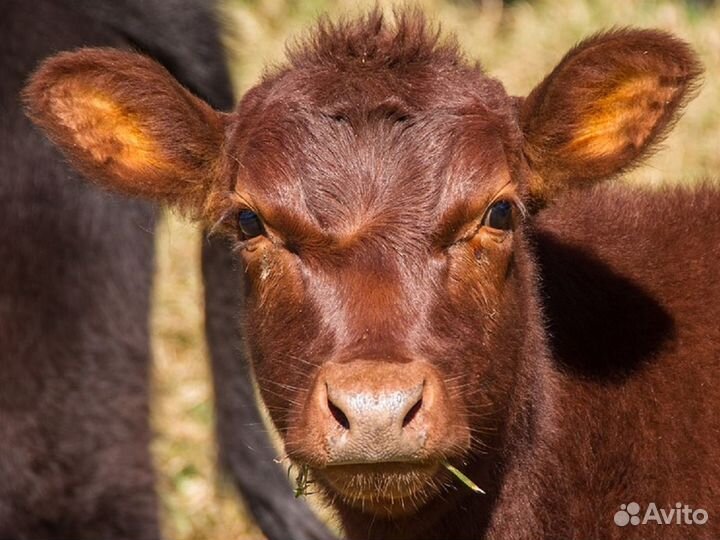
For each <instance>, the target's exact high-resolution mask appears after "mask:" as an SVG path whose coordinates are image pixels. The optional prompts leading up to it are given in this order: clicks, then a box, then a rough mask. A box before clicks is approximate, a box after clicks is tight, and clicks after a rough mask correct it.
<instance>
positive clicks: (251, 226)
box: [238, 210, 265, 238]
mask: <svg viewBox="0 0 720 540" xmlns="http://www.w3.org/2000/svg"><path fill="white" fill-rule="evenodd" d="M238 225H239V226H240V230H241V231H242V233H243V235H245V238H255V237H256V236H260V235H261V234H264V233H265V227H263V224H262V221H260V217H259V216H258V215H257V214H256V213H255V212H253V211H252V210H240V213H239V214H238Z"/></svg>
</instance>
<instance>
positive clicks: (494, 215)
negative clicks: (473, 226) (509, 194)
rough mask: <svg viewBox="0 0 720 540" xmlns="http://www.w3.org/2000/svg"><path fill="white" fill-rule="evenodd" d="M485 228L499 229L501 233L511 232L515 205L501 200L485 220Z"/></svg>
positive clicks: (492, 207) (491, 208) (494, 205)
mask: <svg viewBox="0 0 720 540" xmlns="http://www.w3.org/2000/svg"><path fill="white" fill-rule="evenodd" d="M483 225H484V226H485V227H490V228H492V229H498V230H499V231H509V230H511V229H512V226H513V205H512V203H511V202H510V201H506V200H500V201H497V202H495V203H493V205H492V206H491V207H490V209H489V210H488V212H487V214H485V220H484V221H483Z"/></svg>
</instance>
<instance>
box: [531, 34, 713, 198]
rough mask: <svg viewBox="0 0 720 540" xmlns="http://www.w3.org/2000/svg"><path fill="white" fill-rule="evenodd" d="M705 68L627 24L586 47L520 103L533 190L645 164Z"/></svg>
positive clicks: (682, 48) (664, 39) (675, 45)
mask: <svg viewBox="0 0 720 540" xmlns="http://www.w3.org/2000/svg"><path fill="white" fill-rule="evenodd" d="M701 74H702V66H701V64H700V62H699V61H698V59H697V56H696V55H695V53H694V52H693V51H692V49H691V48H690V47H689V46H688V45H687V44H686V43H685V42H683V41H681V40H679V39H677V38H675V37H673V36H672V35H670V34H668V33H665V32H662V31H659V30H634V29H619V30H611V31H608V32H604V33H600V34H597V35H595V36H593V37H591V38H589V39H586V40H585V41H583V42H581V43H580V44H578V45H577V46H576V47H574V48H573V49H572V50H571V51H570V52H568V53H567V54H566V55H565V57H564V58H563V59H562V60H561V62H560V63H559V64H558V66H557V67H556V68H555V69H554V70H553V71H552V72H551V73H550V75H548V76H547V77H546V78H545V79H544V80H543V81H542V83H540V84H539V85H538V86H537V87H536V88H535V89H534V90H533V91H532V92H531V93H530V95H529V96H528V97H527V98H526V99H525V101H524V102H523V103H522V104H521V106H520V125H521V129H522V131H523V133H524V135H525V145H524V152H525V155H526V157H527V159H528V162H529V164H530V167H531V169H532V170H533V172H534V173H535V175H534V177H533V179H532V181H531V186H530V189H531V193H532V194H533V196H535V197H536V198H538V199H541V200H548V199H550V198H552V196H553V195H554V194H555V193H557V192H558V191H561V190H562V189H565V188H566V187H568V185H569V184H570V183H572V184H573V185H583V184H588V183H591V182H594V181H598V180H602V179H606V178H609V177H612V176H615V175H617V174H619V173H621V172H623V171H626V170H628V169H629V168H631V167H634V166H637V165H638V164H639V163H640V162H641V160H642V159H643V158H644V157H647V156H648V155H650V154H651V153H652V152H653V151H654V150H655V149H656V148H657V145H658V144H659V143H660V142H661V141H662V140H663V139H664V137H665V136H666V135H667V133H668V132H669V131H670V129H671V128H672V126H673V125H674V123H675V122H676V121H677V119H678V118H679V114H680V111H681V110H682V108H683V107H684V106H685V104H686V103H687V102H688V101H689V100H690V99H692V97H694V95H695V93H696V90H697V88H698V86H699V81H700V76H701Z"/></svg>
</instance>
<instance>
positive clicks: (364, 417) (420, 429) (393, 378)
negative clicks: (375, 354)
mask: <svg viewBox="0 0 720 540" xmlns="http://www.w3.org/2000/svg"><path fill="white" fill-rule="evenodd" d="M445 394H446V393H445V390H444V386H443V384H442V380H441V379H440V377H439V376H438V375H437V373H436V372H435V370H434V369H433V368H432V367H431V366H430V365H429V364H427V363H425V362H419V361H416V362H409V363H402V364H401V363H389V362H378V361H368V360H356V361H353V362H349V363H343V364H340V363H329V364H326V365H325V366H324V367H323V368H322V369H321V372H320V374H319V377H318V379H317V383H316V385H315V388H314V389H313V393H312V396H311V400H310V408H311V410H310V411H309V412H308V414H309V416H310V417H311V418H312V423H314V424H316V425H315V426H313V428H314V429H315V430H317V431H319V432H320V434H321V437H322V439H323V441H324V446H325V448H326V451H327V457H328V460H327V461H328V464H358V463H379V462H402V461H417V460H422V459H423V458H425V457H427V455H428V443H429V441H431V440H432V439H436V438H437V437H438V436H442V431H443V426H442V421H443V419H446V418H447V416H448V415H447V410H446V409H447V401H448V400H447V397H446V395H445ZM313 409H314V410H313Z"/></svg>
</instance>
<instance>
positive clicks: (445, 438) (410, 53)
mask: <svg viewBox="0 0 720 540" xmlns="http://www.w3.org/2000/svg"><path fill="white" fill-rule="evenodd" d="M700 73H701V67H700V65H699V64H698V61H697V58H696V57H695V55H694V53H693V52H692V51H691V50H690V48H689V47H688V46H687V45H686V44H685V43H683V42H682V41H680V40H678V39H676V38H674V37H672V36H670V35H668V34H666V33H663V32H659V31H653V30H617V31H612V32H607V33H604V34H598V35H596V36H594V37H592V38H590V39H588V40H586V41H584V42H582V43H581V44H579V45H578V46H577V47H575V48H574V49H572V50H571V51H570V52H569V53H568V54H567V55H566V56H565V57H564V58H563V60H562V61H561V62H560V64H559V65H558V66H557V67H556V68H555V69H554V70H553V72H552V73H551V74H550V75H549V76H548V77H547V78H546V79H545V80H544V81H543V82H542V83H541V84H540V85H539V86H538V87H537V88H536V89H535V90H533V91H532V92H531V94H530V95H529V96H528V97H527V98H525V99H517V98H512V97H510V96H508V95H507V94H506V92H505V90H504V89H503V87H502V85H501V84H500V83H499V82H498V81H495V80H493V79H490V78H489V77H487V76H486V75H485V74H484V73H483V72H482V70H480V69H479V68H477V67H473V66H471V65H469V64H468V63H467V62H466V61H465V60H464V59H463V58H462V56H461V55H460V53H459V52H458V50H457V48H456V46H455V45H454V44H453V43H452V42H447V41H439V40H438V38H437V37H436V33H435V32H434V30H433V29H431V28H428V25H427V24H426V23H425V22H424V21H423V19H422V17H420V16H419V15H417V14H413V13H409V14H408V13H406V14H401V15H400V16H399V20H398V22H397V24H395V25H389V24H387V23H385V22H384V21H383V18H382V17H381V16H380V15H379V14H378V13H373V14H371V15H369V16H367V17H365V18H362V19H360V20H356V21H353V22H344V23H339V24H331V23H328V22H322V23H321V24H320V25H319V26H318V28H317V29H316V30H315V32H314V33H313V34H312V35H311V37H310V38H309V39H308V40H306V41H305V42H304V43H302V44H301V45H300V46H298V47H297V48H295V49H294V50H293V51H291V53H290V59H289V63H288V65H286V66H285V67H282V68H280V69H278V70H276V71H275V72H273V73H271V74H269V75H268V76H267V77H266V78H265V79H264V80H263V81H262V83H260V84H259V85H258V86H256V87H255V88H254V89H252V90H250V91H249V92H248V93H247V95H246V96H245V97H244V98H243V100H242V101H241V103H240V104H239V106H238V108H237V110H236V112H235V113H234V114H231V115H224V114H220V113H218V112H215V111H213V110H212V109H211V108H210V107H209V106H207V105H206V104H204V103H203V102H201V101H200V100H199V99H197V98H196V97H194V96H192V95H191V94H190V93H189V92H188V91H186V90H185V89H183V88H182V87H181V86H180V85H179V84H178V83H177V82H175V81H174V80H173V79H172V78H171V77H170V76H169V75H168V74H167V73H166V72H165V71H164V70H163V69H162V68H160V67H159V66H158V65H156V64H155V63H153V62H152V61H150V60H148V59H147V58H144V57H141V56H138V55H132V54H128V53H124V52H119V51H114V50H108V49H105V50H85V51H79V52H75V53H67V54H61V55H58V56H57V57H55V58H53V59H51V60H50V61H48V62H47V63H45V64H44V65H43V66H42V67H41V68H40V69H39V70H38V72H37V73H36V75H35V76H34V78H33V79H32V81H31V83H30V84H29V86H28V87H27V89H26V93H25V96H26V102H27V105H28V110H29V114H30V116H31V117H32V118H33V119H34V121H35V122H36V123H37V124H39V125H40V126H42V127H43V128H44V129H45V130H46V131H47V132H48V134H49V136H50V137H51V138H52V139H53V140H54V141H55V142H56V143H57V144H59V145H60V147H61V148H63V149H64V151H65V152H66V154H67V155H68V156H69V158H70V159H71V160H72V162H73V163H74V164H75V165H76V167H78V169H80V170H81V171H83V172H84V173H86V174H87V175H88V176H89V177H91V178H95V179H97V181H99V182H100V183H102V184H104V185H108V186H111V187H112V188H113V189H117V190H119V191H122V192H125V193H129V194H134V195H140V196H144V197H147V198H151V199H155V200H160V201H163V202H166V203H169V204H172V205H175V206H176V207H178V208H181V209H183V210H184V211H185V212H187V213H188V214H190V215H192V216H194V217H197V218H200V219H203V220H205V221H207V222H208V223H211V224H214V225H215V226H216V228H217V229H219V230H224V231H225V232H226V233H227V234H228V235H230V237H232V238H235V239H236V242H237V251H238V254H239V256H240V257H241V259H242V261H243V262H244V265H245V267H246V276H247V279H246V282H245V290H246V305H247V313H246V316H245V320H244V328H245V332H246V338H247V347H248V350H249V352H250V355H251V357H252V360H253V365H254V370H255V374H256V376H257V380H258V382H259V385H260V388H261V391H262V394H263V397H264V399H265V402H266V403H267V405H268V408H269V410H270V412H271V414H272V417H273V420H274V422H275V424H276V425H277V427H278V428H279V430H280V433H281V434H282V436H283V438H284V440H285V443H286V448H287V453H288V455H289V457H290V458H291V459H292V460H293V461H294V462H295V463H296V464H297V466H298V467H301V468H304V467H308V468H309V469H310V470H311V473H312V477H313V478H314V480H315V482H316V483H317V484H318V485H319V486H320V487H321V489H322V490H323V491H324V492H325V493H326V494H327V495H328V497H329V499H330V500H331V501H332V503H333V504H334V506H335V507H336V508H337V510H338V511H339V513H340V516H341V518H342V522H343V525H344V527H345V528H346V530H347V534H348V536H349V537H350V538H357V539H367V538H378V539H389V538H396V539H402V538H408V539H410V538H413V539H418V538H453V539H462V538H475V539H477V538H492V539H520V538H526V539H538V538H544V539H558V538H577V539H587V538H672V539H674V538H681V537H683V538H685V537H690V536H692V537H693V538H711V537H712V538H714V537H716V536H717V535H718V534H720V525H719V524H720V520H719V518H718V511H719V510H720V507H719V506H718V505H719V504H720V460H719V458H718V456H719V455H720V452H719V451H718V450H717V445H718V442H719V441H720V420H718V415H717V412H716V411H717V408H718V405H720V391H719V390H718V385H717V384H716V382H717V381H716V380H717V377H718V373H719V368H718V362H720V360H719V358H720V329H719V328H720V327H719V325H718V321H720V281H718V279H717V270H718V260H719V258H720V248H719V247H718V244H719V240H720V194H719V193H718V191H717V190H716V189H714V188H711V187H709V186H705V187H698V188H696V189H694V190H685V189H677V190H665V191H658V192H652V193H650V192H643V191H638V190H632V189H630V188H627V187H622V186H616V187H601V186H600V187H593V184H595V183H596V182H598V181H600V180H603V179H606V178H609V177H612V176H615V175H617V174H618V173H620V172H621V171H623V170H626V169H627V168H629V167H631V166H633V165H635V164H637V163H638V161H639V160H640V159H642V158H643V157H644V156H646V155H647V154H648V152H650V151H651V150H652V148H653V147H654V145H655V144H656V143H657V142H658V141H659V140H661V139H662V137H663V136H664V135H665V134H666V133H667V131H668V129H669V128H670V126H671V125H672V123H673V122H674V120H675V119H676V118H677V115H678V112H679V111H680V110H681V108H682V106H683V105H684V104H685V103H686V102H687V101H688V99H689V98H690V97H691V96H692V94H693V91H694V89H695V87H696V82H697V80H698V77H699V75H700ZM579 188H586V189H579ZM227 286H228V288H230V287H233V286H240V284H230V283H228V285H227ZM446 464H452V465H454V466H456V467H457V468H459V469H461V470H462V471H463V472H465V473H466V474H467V475H468V476H469V477H470V478H471V479H472V480H473V481H474V482H475V483H476V484H478V485H479V486H480V487H481V488H482V489H484V491H485V492H486V494H485V495H483V494H477V493H474V492H472V491H471V490H470V489H467V488H466V487H465V486H464V485H463V484H462V483H460V482H459V481H458V480H456V479H455V478H454V477H452V476H451V475H450V474H449V473H448V472H447V470H446V468H445V467H444V465H446ZM631 503H635V504H631ZM676 503H679V505H680V508H676V507H675V505H676ZM621 505H626V506H622V507H621ZM636 505H637V507H636ZM653 505H654V507H655V508H656V511H657V512H658V513H659V510H662V511H663V512H664V513H665V514H664V515H666V517H667V518H668V519H670V521H672V523H670V524H658V523H656V522H655V521H654V520H653V519H652V518H653V515H652V514H649V515H650V519H649V520H645V523H641V524H639V525H635V524H634V523H635V521H637V519H639V518H640V517H642V518H646V517H647V515H645V514H643V515H642V516H640V515H639V514H640V512H639V509H640V508H642V509H643V512H645V511H646V510H647V511H649V510H651V509H652V508H653ZM636 510H638V515H635V514H636ZM671 510H672V511H673V513H672V514H669V512H671ZM678 513H679V514H682V519H681V520H680V522H679V523H676V522H675V518H676V516H677V515H678ZM688 516H689V517H688ZM634 518H635V519H634ZM704 518H705V519H704ZM616 520H617V521H616ZM625 520H627V522H628V523H629V524H628V525H625ZM692 520H695V523H694V524H688V523H687V522H688V521H692ZM616 522H617V524H616ZM701 522H702V523H701ZM623 525H625V526H623Z"/></svg>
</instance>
